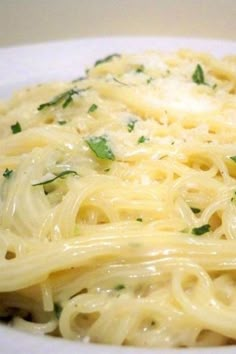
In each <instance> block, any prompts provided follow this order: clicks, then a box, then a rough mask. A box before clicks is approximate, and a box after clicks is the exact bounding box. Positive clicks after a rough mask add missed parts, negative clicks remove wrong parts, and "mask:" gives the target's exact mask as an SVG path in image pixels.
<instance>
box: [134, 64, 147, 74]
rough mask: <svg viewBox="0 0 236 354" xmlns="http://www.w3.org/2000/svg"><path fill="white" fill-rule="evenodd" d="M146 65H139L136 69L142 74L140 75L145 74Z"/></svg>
mask: <svg viewBox="0 0 236 354" xmlns="http://www.w3.org/2000/svg"><path fill="white" fill-rule="evenodd" d="M144 69H145V67H144V65H139V66H138V67H137V69H136V73H138V74H140V73H143V72H144Z"/></svg>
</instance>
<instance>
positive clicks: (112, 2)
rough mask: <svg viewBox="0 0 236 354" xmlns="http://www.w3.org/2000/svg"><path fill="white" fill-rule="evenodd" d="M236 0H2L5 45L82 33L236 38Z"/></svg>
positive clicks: (0, 42)
mask: <svg viewBox="0 0 236 354" xmlns="http://www.w3.org/2000/svg"><path fill="white" fill-rule="evenodd" d="M235 18H236V0H86V1H83V0H60V1H58V0H50V1H48V0H20V1H19V0H1V1H0V47H4V46H12V45H20V44H24V43H35V42H44V41H51V40H61V39H69V38H70V39H71V38H80V37H94V36H96V37H99V36H114V35H120V36H121V35H129V36H130V35H138V36H140V35H149V36H150V35H154V36H163V35H166V36H185V37H202V38H222V39H231V40H236V21H235Z"/></svg>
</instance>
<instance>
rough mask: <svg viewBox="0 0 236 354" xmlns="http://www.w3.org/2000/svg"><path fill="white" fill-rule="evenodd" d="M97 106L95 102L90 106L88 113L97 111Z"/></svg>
mask: <svg viewBox="0 0 236 354" xmlns="http://www.w3.org/2000/svg"><path fill="white" fill-rule="evenodd" d="M97 108H98V106H97V105H96V104H95V103H93V104H92V105H91V106H90V107H89V109H88V113H93V112H94V111H96V109H97Z"/></svg>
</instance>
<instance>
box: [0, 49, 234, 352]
mask: <svg viewBox="0 0 236 354" xmlns="http://www.w3.org/2000/svg"><path fill="white" fill-rule="evenodd" d="M0 119H1V129H0V137H1V140H0V172H1V176H0V184H1V187H0V203H1V208H0V317H1V320H2V321H5V322H7V323H8V324H9V325H11V326H13V327H15V328H19V329H23V330H26V331H30V332H32V333H37V334H50V335H52V336H61V337H64V338H67V339H72V340H80V341H84V342H88V341H90V342H94V343H107V344H115V345H127V346H128V345H132V346H140V347H194V346H218V345H226V344H233V343H235V340H236V315H235V313H236V311H235V310H236V183H235V177H236V145H235V142H236V57H233V56H232V57H226V58H223V59H217V58H214V57H213V56H211V55H209V54H205V53H197V52H193V51H190V50H180V51H178V52H176V53H159V52H146V53H141V54H129V55H118V54H114V55H110V56H108V57H106V58H104V59H102V60H98V61H97V62H96V63H95V65H94V67H92V68H90V69H89V70H88V71H87V75H86V76H85V77H83V78H79V79H76V80H74V81H73V82H57V83H49V84H42V85H38V86H35V87H31V88H26V89H24V90H22V91H19V92H18V93H16V94H15V95H14V96H13V97H12V98H11V99H10V100H9V101H8V102H2V103H1V104H0Z"/></svg>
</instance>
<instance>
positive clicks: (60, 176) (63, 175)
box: [32, 170, 78, 187]
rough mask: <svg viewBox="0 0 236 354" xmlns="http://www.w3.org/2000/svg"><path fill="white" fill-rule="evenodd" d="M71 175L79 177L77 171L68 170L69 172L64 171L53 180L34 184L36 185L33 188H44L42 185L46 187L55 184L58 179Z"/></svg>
mask: <svg viewBox="0 0 236 354" xmlns="http://www.w3.org/2000/svg"><path fill="white" fill-rule="evenodd" d="M69 174H72V175H76V176H78V173H77V172H76V171H71V170H67V171H63V172H61V173H59V175H57V176H56V177H53V178H51V179H48V180H47V181H44V182H39V183H34V184H32V186H33V187H35V186H42V185H44V184H48V183H52V182H54V181H55V180H56V179H58V178H64V177H65V176H67V175H69Z"/></svg>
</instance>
